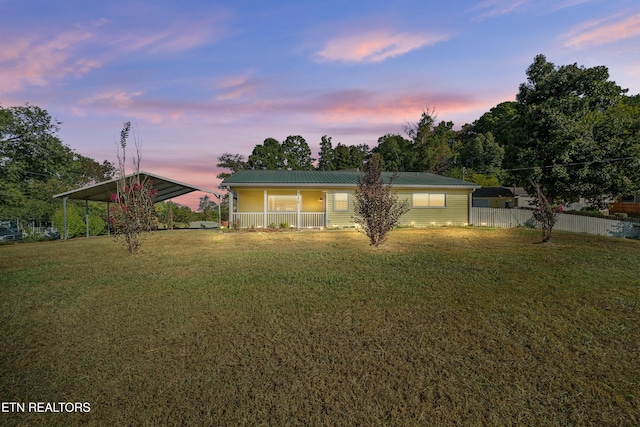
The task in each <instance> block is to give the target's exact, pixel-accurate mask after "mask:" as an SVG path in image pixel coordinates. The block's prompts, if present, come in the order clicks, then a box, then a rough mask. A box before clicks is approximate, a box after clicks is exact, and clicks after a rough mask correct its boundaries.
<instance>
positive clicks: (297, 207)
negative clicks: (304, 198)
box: [296, 188, 301, 228]
mask: <svg viewBox="0 0 640 427" xmlns="http://www.w3.org/2000/svg"><path fill="white" fill-rule="evenodd" d="M297 194H298V202H297V203H296V205H297V206H296V209H297V211H298V219H297V220H296V221H297V222H298V223H297V224H296V227H297V228H301V226H300V224H301V222H300V189H299V188H298V190H297Z"/></svg>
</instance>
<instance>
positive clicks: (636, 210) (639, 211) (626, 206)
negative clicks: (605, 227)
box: [609, 194, 640, 215]
mask: <svg viewBox="0 0 640 427" xmlns="http://www.w3.org/2000/svg"><path fill="white" fill-rule="evenodd" d="M609 212H611V213H612V214H613V213H616V212H624V213H626V214H632V215H640V194H636V195H634V196H627V197H621V198H619V199H618V200H617V201H616V202H615V203H613V205H612V206H611V209H609Z"/></svg>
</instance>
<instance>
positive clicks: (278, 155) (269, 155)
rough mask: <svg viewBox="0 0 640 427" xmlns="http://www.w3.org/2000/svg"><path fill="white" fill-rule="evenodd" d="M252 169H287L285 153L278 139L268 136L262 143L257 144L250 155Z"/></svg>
mask: <svg viewBox="0 0 640 427" xmlns="http://www.w3.org/2000/svg"><path fill="white" fill-rule="evenodd" d="M248 163H249V168H251V169H269V170H275V169H285V168H286V162H285V154H284V152H283V150H282V145H280V142H278V140H277V139H274V138H267V139H265V140H264V142H263V143H262V145H256V146H255V147H254V148H253V151H252V152H251V155H250V156H249V162H248Z"/></svg>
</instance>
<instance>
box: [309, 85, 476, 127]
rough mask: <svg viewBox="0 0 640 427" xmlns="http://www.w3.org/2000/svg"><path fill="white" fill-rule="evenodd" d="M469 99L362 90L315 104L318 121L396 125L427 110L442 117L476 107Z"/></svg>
mask: <svg viewBox="0 0 640 427" xmlns="http://www.w3.org/2000/svg"><path fill="white" fill-rule="evenodd" d="M478 102H479V101H478V100H476V99H474V98H473V97H470V96H466V95H461V94H455V93H438V92H423V93H417V94H416V93H394V94H387V93H375V92H370V91H364V90H352V91H341V92H335V93H332V94H329V95H326V96H324V97H321V99H320V100H319V102H318V103H317V104H316V108H317V110H318V112H319V113H320V116H321V118H322V121H329V122H343V123H348V122H354V121H359V122H363V121H364V122H369V123H377V122H381V121H382V122H397V123H399V124H402V123H403V122H404V121H405V120H413V119H415V118H419V116H420V114H422V111H424V110H425V109H426V108H427V107H433V108H435V109H436V110H437V112H440V113H443V114H446V113H448V112H450V111H461V110H465V109H471V108H474V107H475V106H477V104H478Z"/></svg>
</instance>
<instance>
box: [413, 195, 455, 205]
mask: <svg viewBox="0 0 640 427" xmlns="http://www.w3.org/2000/svg"><path fill="white" fill-rule="evenodd" d="M412 199H413V203H412V205H411V206H412V207H414V208H444V207H446V206H447V205H446V197H445V194H444V193H413V198H412Z"/></svg>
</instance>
